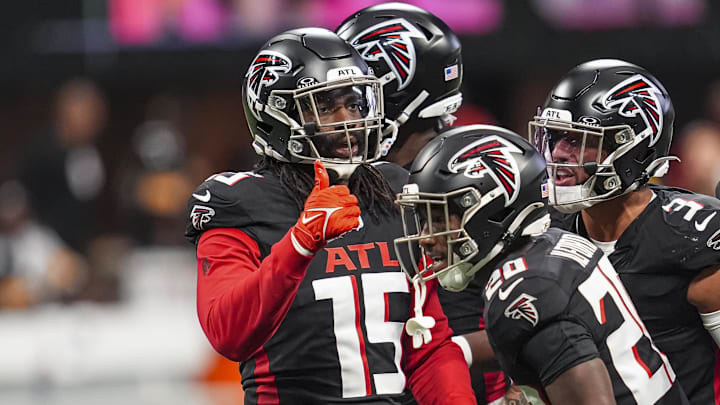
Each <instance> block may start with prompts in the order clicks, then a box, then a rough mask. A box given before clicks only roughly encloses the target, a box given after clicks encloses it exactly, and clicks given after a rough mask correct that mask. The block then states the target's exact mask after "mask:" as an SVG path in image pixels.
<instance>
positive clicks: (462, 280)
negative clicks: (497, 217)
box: [438, 202, 550, 292]
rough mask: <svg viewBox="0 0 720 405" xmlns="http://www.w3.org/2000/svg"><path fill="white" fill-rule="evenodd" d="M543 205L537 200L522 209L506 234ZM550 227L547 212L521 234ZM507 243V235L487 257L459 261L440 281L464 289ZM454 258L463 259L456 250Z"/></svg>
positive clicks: (524, 234)
mask: <svg viewBox="0 0 720 405" xmlns="http://www.w3.org/2000/svg"><path fill="white" fill-rule="evenodd" d="M543 206H544V204H543V203H541V202H537V203H533V204H530V205H528V206H527V207H525V208H524V209H523V210H522V211H520V213H519V214H518V215H517V217H515V219H514V220H513V222H512V223H511V224H510V226H508V229H507V231H506V232H505V235H514V234H515V232H516V231H517V230H518V228H519V227H520V225H521V224H522V223H523V221H525V218H527V217H528V215H530V214H531V213H532V212H533V211H535V210H536V209H540V208H542V207H543ZM549 227H550V214H545V215H543V216H542V217H541V218H539V219H537V220H535V221H533V222H531V223H529V224H528V225H526V226H525V227H524V228H523V229H522V231H521V232H520V235H522V236H529V235H538V234H541V233H543V232H545V231H547V229H548V228H549ZM506 243H507V239H506V238H505V237H502V238H500V240H499V241H498V242H497V243H496V244H495V246H493V247H492V249H490V252H489V253H488V254H487V255H486V256H485V257H483V258H482V259H480V260H479V261H478V262H477V263H475V264H473V263H470V262H468V261H467V260H466V261H465V262H463V263H458V264H457V266H455V267H453V268H452V269H449V270H448V271H446V272H444V273H442V274H440V275H439V276H438V281H439V282H440V285H441V286H442V287H443V288H445V289H446V290H449V291H454V292H457V291H462V290H464V289H465V288H467V286H468V284H470V281H472V279H473V277H474V276H475V273H477V272H478V271H479V270H480V269H482V268H483V267H484V266H485V265H486V264H488V263H489V262H490V261H491V260H493V259H494V258H495V257H496V256H497V255H498V254H500V252H502V250H503V249H504V248H505V247H506V246H505V245H506ZM453 259H454V261H458V262H459V261H462V260H463V259H462V258H460V257H459V256H458V255H457V254H456V253H455V252H453Z"/></svg>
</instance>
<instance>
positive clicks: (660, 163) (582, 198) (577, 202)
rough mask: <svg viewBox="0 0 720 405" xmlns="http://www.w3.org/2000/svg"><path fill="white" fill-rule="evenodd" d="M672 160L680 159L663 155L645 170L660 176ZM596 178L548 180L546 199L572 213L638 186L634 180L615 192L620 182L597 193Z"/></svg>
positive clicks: (554, 205) (595, 176) (555, 206)
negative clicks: (565, 182)
mask: <svg viewBox="0 0 720 405" xmlns="http://www.w3.org/2000/svg"><path fill="white" fill-rule="evenodd" d="M673 160H677V161H678V162H679V161H680V159H679V158H678V157H677V156H663V157H661V158H657V159H655V160H654V161H653V162H652V163H650V164H649V165H648V167H647V168H646V169H645V172H646V173H652V176H653V177H662V176H664V175H665V174H666V173H667V172H668V169H669V168H670V161H673ZM598 179H599V177H598V176H597V175H593V176H590V178H589V179H587V180H586V181H585V183H583V184H579V185H576V186H555V184H554V182H552V181H549V182H548V188H549V191H550V195H549V198H548V199H549V203H550V205H551V206H552V207H553V208H555V209H556V210H557V211H559V212H561V213H564V214H573V213H575V212H579V211H582V210H584V209H586V208H590V207H592V206H593V205H595V204H597V203H600V202H603V201H608V200H612V199H613V198H617V197H620V196H622V195H625V194H627V193H630V192H632V191H635V190H637V188H638V187H639V186H640V184H639V183H638V182H635V183H633V184H631V185H630V187H628V188H626V189H625V190H623V191H622V192H620V193H617V191H618V190H620V184H619V183H618V185H617V187H616V188H614V189H612V190H610V191H608V192H607V193H605V194H602V195H597V193H596V192H595V191H594V190H593V189H594V185H595V182H596V181H598Z"/></svg>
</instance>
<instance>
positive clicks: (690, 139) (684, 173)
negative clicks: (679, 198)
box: [667, 121, 720, 195]
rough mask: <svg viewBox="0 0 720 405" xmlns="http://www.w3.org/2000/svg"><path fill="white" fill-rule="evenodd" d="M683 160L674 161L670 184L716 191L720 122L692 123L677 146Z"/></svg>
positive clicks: (703, 192)
mask: <svg viewBox="0 0 720 405" xmlns="http://www.w3.org/2000/svg"><path fill="white" fill-rule="evenodd" d="M673 151H674V152H675V154H676V155H677V156H678V157H679V158H680V159H681V160H682V162H681V163H679V164H678V163H675V164H671V166H670V167H671V169H670V172H669V173H668V174H669V175H670V176H669V178H668V179H667V183H668V184H669V185H673V186H677V187H682V188H685V189H688V190H690V191H695V192H697V193H702V194H707V195H715V185H716V184H717V183H718V181H719V180H720V126H719V125H717V124H715V123H712V122H709V121H698V122H694V123H691V124H689V125H688V126H686V127H685V128H684V130H683V131H682V132H681V133H680V134H678V137H677V141H676V144H675V145H674V147H673Z"/></svg>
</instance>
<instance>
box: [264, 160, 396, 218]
mask: <svg viewBox="0 0 720 405" xmlns="http://www.w3.org/2000/svg"><path fill="white" fill-rule="evenodd" d="M256 170H257V171H268V172H271V173H274V174H275V175H277V176H278V177H279V178H280V184H281V185H282V187H283V188H284V189H285V191H287V193H288V194H290V195H291V196H293V198H294V199H295V204H296V205H297V207H298V209H299V210H300V211H302V210H303V207H304V206H305V200H306V199H307V197H308V196H309V195H310V192H312V189H313V187H314V186H315V179H314V172H313V166H312V165H306V164H293V163H286V162H280V161H277V160H275V159H273V158H271V157H267V156H263V157H262V158H261V159H260V162H259V163H258V164H257V168H256ZM348 188H349V189H350V192H351V193H353V194H354V195H355V196H357V198H358V202H359V203H360V206H361V207H362V208H364V209H365V210H367V213H368V214H370V215H371V216H372V217H373V218H374V219H376V220H379V219H380V216H389V215H394V214H396V213H398V212H399V210H398V208H397V206H396V205H395V193H394V192H393V190H392V188H390V185H389V184H388V183H387V181H386V180H385V179H384V178H383V175H382V174H381V173H380V172H379V171H378V170H377V169H376V168H374V167H373V166H371V165H369V164H361V165H359V166H358V167H357V169H355V171H354V172H353V174H352V175H351V176H350V179H349V181H348Z"/></svg>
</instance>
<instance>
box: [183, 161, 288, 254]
mask: <svg viewBox="0 0 720 405" xmlns="http://www.w3.org/2000/svg"><path fill="white" fill-rule="evenodd" d="M273 195H274V196H275V197H274V198H273ZM283 195H284V193H283V192H282V189H281V187H280V184H279V182H277V180H276V179H275V178H274V177H266V176H263V175H260V174H257V173H255V172H223V173H218V174H214V175H212V176H210V177H208V178H207V180H205V181H204V182H203V183H202V184H201V185H200V186H199V187H198V188H196V189H195V191H194V192H193V193H192V195H191V196H190V199H189V200H188V203H187V206H186V210H185V214H186V215H185V218H186V220H187V223H186V226H185V237H186V238H188V239H189V240H191V241H193V242H195V240H196V239H197V238H198V237H199V236H200V235H201V234H202V233H203V232H204V231H206V230H209V229H215V228H243V227H246V226H250V225H252V224H254V223H255V222H256V221H257V220H258V218H259V217H260V216H261V215H263V214H265V215H266V214H267V212H269V211H270V210H271V209H273V207H272V206H273V205H274V204H277V202H278V201H279V200H281V198H282V196H283ZM275 208H277V207H275Z"/></svg>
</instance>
